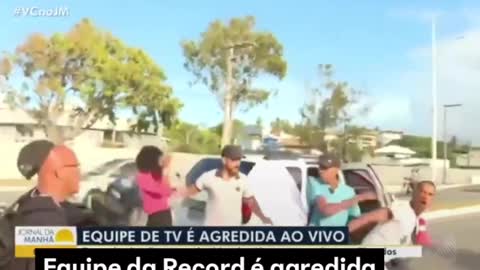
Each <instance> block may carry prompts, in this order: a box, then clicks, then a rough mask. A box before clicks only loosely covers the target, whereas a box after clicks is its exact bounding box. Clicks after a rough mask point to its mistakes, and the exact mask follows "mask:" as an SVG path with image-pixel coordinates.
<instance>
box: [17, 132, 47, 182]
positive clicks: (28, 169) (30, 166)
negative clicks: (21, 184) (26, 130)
mask: <svg viewBox="0 0 480 270" xmlns="http://www.w3.org/2000/svg"><path fill="white" fill-rule="evenodd" d="M54 147H55V144H53V143H52V142H50V141H47V140H38V141H33V142H31V143H29V144H27V145H25V146H24V147H23V148H22V149H21V150H20V153H19V154H18V159H17V168H18V170H19V171H20V173H21V174H22V175H23V176H24V177H25V178H27V179H28V180H30V179H31V178H32V177H33V176H34V175H35V174H37V173H38V171H40V169H41V168H42V165H43V163H44V162H45V160H46V159H47V157H48V154H49V153H50V151H51V150H52V149H53V148H54Z"/></svg>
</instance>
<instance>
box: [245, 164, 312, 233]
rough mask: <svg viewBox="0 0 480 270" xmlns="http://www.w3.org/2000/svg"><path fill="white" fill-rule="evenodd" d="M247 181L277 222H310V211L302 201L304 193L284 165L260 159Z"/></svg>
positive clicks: (285, 224)
mask: <svg viewBox="0 0 480 270" xmlns="http://www.w3.org/2000/svg"><path fill="white" fill-rule="evenodd" d="M247 181H248V184H249V186H250V188H251V189H252V191H253V194H254V195H255V198H256V199H257V201H258V204H259V205H260V208H261V209H262V211H263V212H264V214H265V215H266V216H268V217H270V218H271V219H272V221H273V224H274V225H276V226H304V225H305V224H307V211H306V210H305V208H304V207H303V205H302V200H301V193H300V191H299V190H298V188H297V186H296V185H295V181H294V180H293V178H292V176H291V175H290V174H289V173H288V171H287V169H286V168H285V167H284V166H281V165H280V164H277V163H273V162H268V161H260V162H258V163H257V164H256V165H255V167H253V169H252V170H251V171H250V173H249V175H248V179H247Z"/></svg>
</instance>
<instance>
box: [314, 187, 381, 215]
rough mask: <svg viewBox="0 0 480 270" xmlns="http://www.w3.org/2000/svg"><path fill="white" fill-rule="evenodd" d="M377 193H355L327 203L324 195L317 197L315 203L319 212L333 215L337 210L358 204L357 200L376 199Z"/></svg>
mask: <svg viewBox="0 0 480 270" xmlns="http://www.w3.org/2000/svg"><path fill="white" fill-rule="evenodd" d="M376 199H377V195H376V194H375V193H373V192H367V193H363V194H359V195H356V196H355V197H353V198H351V199H349V200H344V201H342V202H339V203H329V202H327V199H325V197H322V196H321V197H319V198H317V200H316V205H317V208H318V210H319V212H320V213H322V214H323V215H324V216H327V217H328V216H333V215H335V214H337V213H338V212H341V211H345V210H348V209H349V208H351V207H353V206H354V205H356V204H358V203H359V202H363V201H368V200H376Z"/></svg>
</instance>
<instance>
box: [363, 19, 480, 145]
mask: <svg viewBox="0 0 480 270" xmlns="http://www.w3.org/2000/svg"><path fill="white" fill-rule="evenodd" d="M478 44H480V27H474V28H471V29H469V30H467V31H464V32H462V33H458V34H455V35H451V36H449V37H446V38H442V39H440V40H438V41H437V63H438V65H437V67H438V73H437V74H438V80H437V85H438V108H439V110H438V132H439V133H438V134H439V139H441V138H442V135H443V123H444V121H443V104H451V103H461V104H462V107H461V108H455V109H451V110H448V128H447V130H448V135H449V136H452V135H456V136H459V137H460V138H462V139H464V140H471V141H473V142H474V143H477V144H478V143H480V125H477V124H476V121H475V120H476V119H480V49H479V47H478ZM407 57H409V58H410V59H411V61H412V65H411V66H412V68H410V69H408V70H405V71H404V72H402V73H401V74H400V75H398V76H397V78H394V79H393V80H391V81H390V84H391V86H392V88H393V89H391V90H394V91H397V94H396V95H393V96H390V97H389V96H386V97H384V98H380V99H379V100H378V103H377V104H376V106H375V107H374V109H373V113H372V114H373V116H372V119H373V121H376V122H377V123H379V124H381V127H383V125H385V124H386V123H385V122H390V123H391V124H393V125H397V126H398V127H400V128H402V126H404V127H405V128H406V129H407V131H409V132H414V133H421V134H425V135H428V134H430V133H431V129H432V124H431V117H432V110H431V108H432V102H431V101H432V98H431V47H430V44H428V45H426V46H424V47H420V48H416V49H413V50H412V51H410V52H408V54H407ZM390 92H392V91H390ZM408 104H409V106H408ZM406 108H408V109H406ZM399 119H404V121H399ZM409 119H410V120H409ZM397 121H399V122H398V123H397Z"/></svg>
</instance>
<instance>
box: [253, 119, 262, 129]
mask: <svg viewBox="0 0 480 270" xmlns="http://www.w3.org/2000/svg"><path fill="white" fill-rule="evenodd" d="M255 126H257V127H258V128H263V120H262V118H261V117H258V118H257V121H256V122H255Z"/></svg>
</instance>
